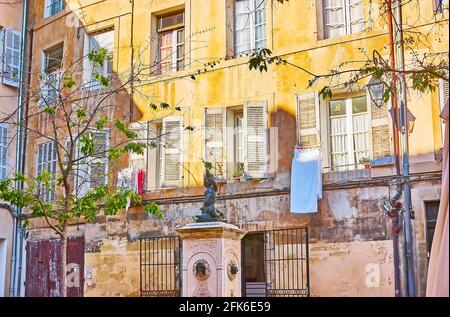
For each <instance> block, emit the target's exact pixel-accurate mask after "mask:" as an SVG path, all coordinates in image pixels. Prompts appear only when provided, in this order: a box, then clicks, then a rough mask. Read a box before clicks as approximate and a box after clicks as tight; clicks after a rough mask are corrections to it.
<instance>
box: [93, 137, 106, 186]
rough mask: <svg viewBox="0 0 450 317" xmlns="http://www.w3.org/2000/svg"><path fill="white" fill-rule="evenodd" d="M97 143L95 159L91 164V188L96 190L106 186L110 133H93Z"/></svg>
mask: <svg viewBox="0 0 450 317" xmlns="http://www.w3.org/2000/svg"><path fill="white" fill-rule="evenodd" d="M92 137H93V139H94V143H95V157H94V160H92V161H91V162H90V164H89V186H90V188H95V187H98V186H102V185H105V184H106V182H107V177H108V165H107V160H106V157H107V153H106V150H107V148H108V133H107V132H106V131H102V132H93V133H92Z"/></svg>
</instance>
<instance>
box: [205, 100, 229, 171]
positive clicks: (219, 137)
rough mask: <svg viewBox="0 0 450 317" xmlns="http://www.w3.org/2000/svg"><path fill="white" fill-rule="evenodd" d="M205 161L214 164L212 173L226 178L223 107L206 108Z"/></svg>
mask: <svg viewBox="0 0 450 317" xmlns="http://www.w3.org/2000/svg"><path fill="white" fill-rule="evenodd" d="M205 115H206V135H205V151H206V153H205V161H206V162H210V163H211V164H212V171H211V172H212V173H213V175H214V176H216V177H218V178H225V160H224V151H225V149H224V144H225V141H224V137H225V133H224V131H225V116H224V110H223V109H206V114H205Z"/></svg>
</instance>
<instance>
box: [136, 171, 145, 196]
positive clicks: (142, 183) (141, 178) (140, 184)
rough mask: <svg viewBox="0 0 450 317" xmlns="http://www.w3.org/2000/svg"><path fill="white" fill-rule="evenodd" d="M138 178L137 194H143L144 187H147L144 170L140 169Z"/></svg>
mask: <svg viewBox="0 0 450 317" xmlns="http://www.w3.org/2000/svg"><path fill="white" fill-rule="evenodd" d="M137 179H138V188H137V194H138V195H142V194H143V193H144V187H145V172H144V171H143V170H139V171H138V173H137Z"/></svg>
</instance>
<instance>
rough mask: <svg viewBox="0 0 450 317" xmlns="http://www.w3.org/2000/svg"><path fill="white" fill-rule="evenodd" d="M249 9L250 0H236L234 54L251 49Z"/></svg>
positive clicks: (251, 20) (251, 22) (251, 21)
mask: <svg viewBox="0 0 450 317" xmlns="http://www.w3.org/2000/svg"><path fill="white" fill-rule="evenodd" d="M250 10H251V9H250V0H236V4H235V23H236V35H235V36H236V55H240V54H242V53H244V52H247V51H249V50H250V49H251V44H250V26H251V25H252V24H253V19H252V17H251V14H250V12H251V11H250Z"/></svg>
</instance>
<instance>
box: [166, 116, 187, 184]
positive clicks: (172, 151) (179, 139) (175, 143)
mask: <svg viewBox="0 0 450 317" xmlns="http://www.w3.org/2000/svg"><path fill="white" fill-rule="evenodd" d="M182 124H183V122H182V120H181V118H180V117H168V118H164V120H163V131H162V132H163V138H162V139H163V147H162V151H163V155H162V187H179V186H181V175H182V164H183V162H182V155H183V154H182V146H183V125H182Z"/></svg>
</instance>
